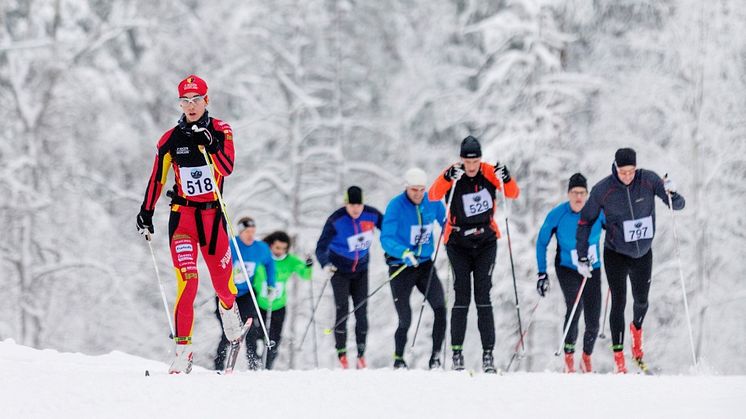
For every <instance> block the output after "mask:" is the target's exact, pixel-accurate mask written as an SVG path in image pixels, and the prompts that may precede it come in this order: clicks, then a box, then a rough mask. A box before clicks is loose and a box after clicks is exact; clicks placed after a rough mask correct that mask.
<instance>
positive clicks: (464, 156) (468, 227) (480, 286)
mask: <svg viewBox="0 0 746 419" xmlns="http://www.w3.org/2000/svg"><path fill="white" fill-rule="evenodd" d="M460 154H461V161H460V162H458V163H456V164H453V165H452V166H450V167H448V168H447V169H446V170H444V171H443V173H442V174H441V175H440V176H438V178H437V179H436V180H435V182H434V183H433V185H432V186H431V187H430V191H429V196H430V199H436V200H439V199H441V198H443V197H444V196H445V197H446V200H447V199H448V196H449V194H450V192H449V191H450V189H451V186H452V185H453V182H456V186H455V190H454V193H453V194H454V197H453V201H452V202H451V208H450V215H449V220H448V223H447V225H446V227H445V233H444V242H445V243H446V251H447V252H448V259H449V260H450V261H451V266H452V268H453V275H454V284H453V289H454V291H455V293H456V301H455V302H454V306H453V309H452V310H451V349H452V350H453V368H454V369H456V370H463V369H464V356H463V354H462V350H463V344H464V336H465V334H466V315H467V313H468V311H469V305H470V304H471V277H472V275H473V276H474V302H475V303H476V306H477V327H478V328H479V334H480V336H481V338H482V351H483V352H482V369H483V370H484V371H485V372H491V373H492V372H496V370H495V366H494V357H493V355H492V350H493V348H494V346H495V321H494V317H493V313H492V301H491V300H490V289H492V269H493V268H494V266H495V256H496V254H497V239H498V238H499V237H500V231H499V230H498V228H497V224H496V223H495V220H494V219H493V217H494V214H495V207H496V202H495V199H496V197H497V193H498V191H502V193H504V194H505V197H507V198H510V199H516V198H518V194H519V193H520V189H519V188H518V184H517V183H516V181H515V179H513V178H512V177H511V176H510V172H509V171H508V168H507V167H505V165H500V164H499V163H498V164H496V165H494V166H493V165H491V164H489V163H484V162H482V148H481V146H480V144H479V141H478V140H477V139H476V138H474V137H472V136H468V137H466V138H464V140H463V141H462V143H461V153H460Z"/></svg>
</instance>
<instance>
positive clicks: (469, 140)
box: [461, 135, 482, 159]
mask: <svg viewBox="0 0 746 419" xmlns="http://www.w3.org/2000/svg"><path fill="white" fill-rule="evenodd" d="M461 157H464V158H467V159H473V158H475V157H482V146H480V145H479V140H477V139H476V138H474V137H472V136H471V135H470V136H468V137H466V138H464V141H461Z"/></svg>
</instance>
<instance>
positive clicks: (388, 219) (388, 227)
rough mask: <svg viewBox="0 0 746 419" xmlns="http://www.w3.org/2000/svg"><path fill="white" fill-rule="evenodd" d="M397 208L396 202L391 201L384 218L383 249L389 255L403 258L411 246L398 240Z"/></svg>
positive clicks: (382, 231)
mask: <svg viewBox="0 0 746 419" xmlns="http://www.w3.org/2000/svg"><path fill="white" fill-rule="evenodd" d="M395 206H396V202H395V201H391V202H389V205H388V206H387V207H386V216H385V217H384V218H383V226H382V228H381V247H383V251H384V252H386V253H387V254H388V255H390V256H393V257H396V258H401V257H402V255H403V254H404V251H406V250H408V249H409V246H407V245H405V244H402V243H401V242H399V240H398V237H397V236H398V234H397V233H398V232H399V228H398V227H399V225H398V224H399V223H398V218H397V217H396V215H395V209H394V208H395Z"/></svg>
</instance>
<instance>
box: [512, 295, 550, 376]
mask: <svg viewBox="0 0 746 419" xmlns="http://www.w3.org/2000/svg"><path fill="white" fill-rule="evenodd" d="M541 300H543V298H539V299H538V300H537V301H536V304H534V306H533V308H531V311H530V312H529V315H528V323H526V330H524V331H523V334H522V335H521V337H520V338H518V342H516V344H515V348H513V355H512V356H511V357H510V361H509V362H508V366H507V367H505V372H509V371H510V367H511V366H512V365H513V361H515V360H516V358H518V359H520V358H522V357H520V356H519V355H518V354H519V353H520V348H521V346H522V345H523V341H524V340H525V337H526V335H527V334H528V331H529V329H531V325H532V324H533V322H534V314H535V313H536V309H537V308H539V303H541Z"/></svg>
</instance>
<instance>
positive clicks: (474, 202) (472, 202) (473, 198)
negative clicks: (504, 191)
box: [461, 189, 492, 217]
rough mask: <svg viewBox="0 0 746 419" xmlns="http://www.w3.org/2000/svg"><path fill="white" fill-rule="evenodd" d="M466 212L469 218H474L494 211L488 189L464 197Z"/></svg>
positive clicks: (462, 197)
mask: <svg viewBox="0 0 746 419" xmlns="http://www.w3.org/2000/svg"><path fill="white" fill-rule="evenodd" d="M461 199H462V200H463V203H464V212H465V213H466V216H467V217H472V216H474V215H477V214H481V213H483V212H487V211H489V210H490V209H492V197H491V196H490V193H489V191H488V190H487V189H482V190H481V191H479V192H474V193H470V194H466V195H462V196H461Z"/></svg>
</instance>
